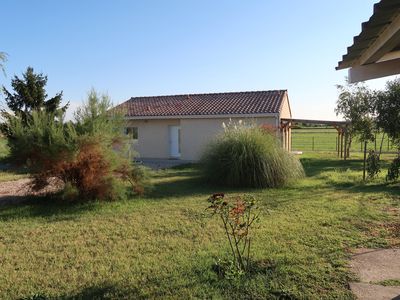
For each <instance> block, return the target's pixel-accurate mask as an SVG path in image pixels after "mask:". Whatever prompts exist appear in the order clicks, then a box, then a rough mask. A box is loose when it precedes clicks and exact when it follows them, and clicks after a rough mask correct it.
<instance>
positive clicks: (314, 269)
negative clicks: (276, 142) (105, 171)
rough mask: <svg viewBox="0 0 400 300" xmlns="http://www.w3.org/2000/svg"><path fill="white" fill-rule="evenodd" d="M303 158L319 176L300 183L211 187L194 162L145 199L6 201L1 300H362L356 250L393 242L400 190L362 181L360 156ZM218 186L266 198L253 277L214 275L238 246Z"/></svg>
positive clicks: (1, 225)
mask: <svg viewBox="0 0 400 300" xmlns="http://www.w3.org/2000/svg"><path fill="white" fill-rule="evenodd" d="M303 163H304V166H305V169H306V173H307V175H308V176H307V177H306V178H305V179H303V180H301V181H300V182H298V183H297V184H296V185H295V186H293V187H291V188H282V189H265V190H252V189H242V190H239V189H227V188H221V189H220V188H215V187H209V186H206V185H204V184H203V183H202V182H201V181H200V180H199V178H198V171H197V169H196V168H195V167H193V166H192V167H186V168H179V169H171V170H166V171H165V170H162V171H159V172H155V173H154V174H153V180H152V181H153V189H152V190H151V191H150V192H149V193H148V194H147V195H146V196H145V197H142V198H139V199H132V200H129V201H121V202H111V203H87V204H77V205H71V204H65V205H60V204H51V203H48V202H47V203H45V202H42V203H37V204H34V203H31V204H25V205H20V206H14V207H12V206H11V207H4V208H0V270H1V273H0V291H1V292H0V298H4V299H15V298H20V297H28V296H32V295H34V294H40V295H43V296H46V297H55V298H60V297H61V298H62V297H64V298H67V299H72V298H74V297H75V298H78V299H79V298H80V299H82V298H83V299H92V298H96V297H98V298H101V297H103V298H107V297H109V298H111V299H120V298H126V299H141V298H163V299H165V298H174V299H188V298H217V299H219V298H223V299H243V298H247V299H250V298H252V299H268V298H270V299H271V298H272V299H273V298H279V297H284V296H286V297H292V298H297V299H298V298H300V299H334V298H336V299H352V295H351V293H350V291H349V289H348V281H349V280H351V279H352V275H351V274H350V272H349V270H348V268H347V259H348V257H349V255H350V252H349V251H350V250H351V249H352V248H357V247H388V246H389V242H388V239H387V236H386V232H385V231H384V230H377V228H380V226H381V225H382V224H384V223H386V222H393V221H394V220H396V219H395V218H398V216H396V215H394V213H393V212H391V213H390V212H388V211H393V210H389V209H388V208H392V207H395V206H396V207H399V199H400V188H399V187H398V185H386V184H385V182H384V181H381V179H378V180H377V181H376V182H368V183H366V184H364V183H362V182H360V180H359V178H360V177H361V176H362V174H361V161H360V160H350V161H348V162H343V161H338V160H337V159H335V158H334V157H333V156H332V157H327V156H324V155H316V156H314V157H312V156H305V157H303ZM214 192H226V193H243V192H246V193H253V194H254V195H255V196H256V197H257V198H258V199H259V204H260V208H261V211H262V215H261V223H260V224H259V229H258V230H257V232H256V237H255V239H254V242H253V245H252V247H253V249H254V260H255V262H256V264H257V265H258V268H257V270H256V271H255V272H254V273H252V274H250V275H249V276H248V277H246V278H244V279H242V280H241V281H237V282H236V281H229V280H226V279H220V278H218V276H217V274H216V273H214V271H212V265H213V263H214V262H215V261H216V260H217V259H218V258H226V257H227V255H228V253H229V252H228V251H229V249H228V244H227V242H226V241H225V237H224V234H223V231H222V228H221V227H220V224H219V223H218V220H217V219H214V218H210V217H209V215H208V213H207V212H206V211H205V208H206V207H207V202H206V199H207V197H208V195H210V194H211V193H214ZM397 220H398V219H397Z"/></svg>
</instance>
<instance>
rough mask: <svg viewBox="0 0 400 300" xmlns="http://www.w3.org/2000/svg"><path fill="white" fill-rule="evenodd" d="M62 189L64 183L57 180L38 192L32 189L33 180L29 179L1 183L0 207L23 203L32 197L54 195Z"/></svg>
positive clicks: (53, 180)
mask: <svg viewBox="0 0 400 300" xmlns="http://www.w3.org/2000/svg"><path fill="white" fill-rule="evenodd" d="M61 187H62V183H60V182H59V181H58V180H56V179H55V178H54V179H52V180H51V181H50V184H49V185H48V186H47V187H45V188H43V189H41V190H38V191H35V190H33V189H32V180H31V179H29V178H23V179H18V180H12V181H6V182H1V183H0V205H5V204H15V203H21V202H23V201H26V200H27V199H29V197H31V196H43V195H47V194H52V193H55V192H57V191H59V190H60V189H61Z"/></svg>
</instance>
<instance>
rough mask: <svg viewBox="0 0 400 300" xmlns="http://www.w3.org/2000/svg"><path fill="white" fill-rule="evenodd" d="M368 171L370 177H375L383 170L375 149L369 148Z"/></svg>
mask: <svg viewBox="0 0 400 300" xmlns="http://www.w3.org/2000/svg"><path fill="white" fill-rule="evenodd" d="M366 162H367V173H368V178H371V179H373V178H375V177H376V176H377V175H378V174H379V172H380V171H381V163H380V157H379V154H378V153H376V152H375V151H374V150H369V152H368V158H367V161H366Z"/></svg>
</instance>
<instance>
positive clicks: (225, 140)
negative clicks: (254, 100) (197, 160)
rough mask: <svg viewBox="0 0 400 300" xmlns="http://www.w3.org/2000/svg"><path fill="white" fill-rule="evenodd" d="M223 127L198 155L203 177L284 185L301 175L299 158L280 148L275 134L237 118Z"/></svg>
mask: <svg viewBox="0 0 400 300" xmlns="http://www.w3.org/2000/svg"><path fill="white" fill-rule="evenodd" d="M224 128H225V130H224V132H223V133H222V134H221V135H219V136H218V137H217V138H216V139H215V140H214V141H213V142H211V143H210V144H209V145H208V147H207V148H206V150H205V152H204V153H203V156H202V159H201V166H202V169H203V175H204V177H205V178H206V180H207V181H209V182H211V183H216V184H221V185H225V186H233V187H255V188H266V187H281V186H286V185H288V184H291V183H293V182H294V181H295V180H296V179H299V178H301V177H303V176H304V169H303V166H302V165H301V163H300V161H299V160H298V159H297V158H296V157H294V156H293V155H291V154H290V153H288V152H287V151H285V150H284V149H283V148H282V146H281V144H280V142H279V141H278V139H277V137H276V136H275V134H273V133H268V132H266V131H265V130H263V129H261V128H259V127H257V126H248V125H246V124H243V123H242V122H241V121H240V122H239V123H237V124H235V123H232V122H230V124H228V125H224Z"/></svg>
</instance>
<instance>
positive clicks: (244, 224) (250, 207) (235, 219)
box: [208, 193, 259, 277]
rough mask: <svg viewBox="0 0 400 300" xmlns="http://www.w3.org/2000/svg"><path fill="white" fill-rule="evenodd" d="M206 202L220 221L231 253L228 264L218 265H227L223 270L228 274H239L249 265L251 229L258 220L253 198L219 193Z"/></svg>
mask: <svg viewBox="0 0 400 300" xmlns="http://www.w3.org/2000/svg"><path fill="white" fill-rule="evenodd" d="M208 202H209V203H210V205H209V207H208V209H209V210H211V211H212V214H213V215H217V216H218V217H219V218H220V220H221V221H222V225H223V228H224V231H225V234H226V237H227V240H228V243H229V246H230V249H231V254H232V260H231V263H230V264H226V263H219V265H220V266H222V267H223V266H224V265H225V266H227V267H225V268H224V269H225V270H224V271H225V273H226V274H227V275H228V276H233V277H237V276H241V275H243V274H244V273H245V272H246V271H248V268H249V266H250V254H251V247H250V246H251V244H250V242H251V230H252V229H253V228H254V225H255V224H256V222H257V221H258V220H259V212H258V207H257V206H256V201H255V198H254V197H253V196H251V195H242V196H235V197H225V195H224V194H222V193H219V194H214V195H212V196H211V197H209V198H208Z"/></svg>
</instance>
